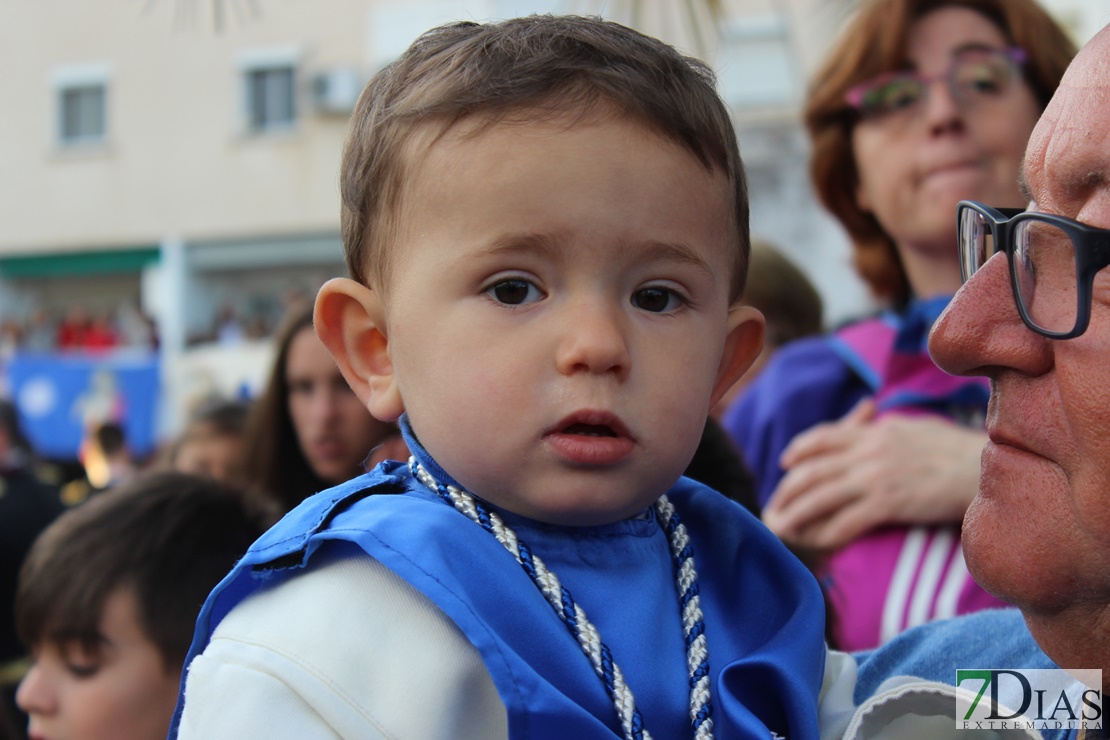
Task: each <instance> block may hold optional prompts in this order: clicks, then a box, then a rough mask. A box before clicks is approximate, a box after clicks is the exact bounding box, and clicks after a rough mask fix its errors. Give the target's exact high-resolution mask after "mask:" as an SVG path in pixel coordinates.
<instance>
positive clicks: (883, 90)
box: [859, 50, 1015, 118]
mask: <svg viewBox="0 0 1110 740" xmlns="http://www.w3.org/2000/svg"><path fill="white" fill-rule="evenodd" d="M1014 73H1015V64H1014V61H1013V60H1012V59H1010V57H1009V56H1008V55H1007V54H1006V53H1005V52H1002V51H988V50H974V51H968V52H964V54H962V55H961V56H960V57H958V58H957V59H956V61H955V62H954V63H953V65H952V67H951V68H950V69H949V71H948V73H947V75H945V80H946V81H947V83H948V89H949V92H950V93H951V94H952V96H953V97H954V98H955V99H956V101H957V102H959V103H961V104H964V105H974V104H975V103H977V102H980V101H982V100H985V99H989V98H994V97H998V96H999V95H1002V94H1003V93H1005V92H1006V91H1007V90H1008V89H1009V87H1010V84H1011V82H1012V81H1013V78H1014ZM931 82H932V80H929V79H927V78H925V77H923V76H921V75H919V74H915V73H911V72H907V73H905V74H899V75H891V76H885V77H884V78H881V81H877V82H876V83H875V84H873V85H871V86H865V87H864V89H863V91H862V93H861V95H860V96H859V109H860V111H861V112H862V114H863V115H864V116H865V117H868V118H881V117H884V116H889V115H891V114H894V113H898V112H900V111H905V110H909V109H910V108H913V107H915V106H916V105H917V104H918V103H919V102H921V101H922V100H923V99H924V98H925V95H926V94H927V91H928V86H929V84H930V83H931Z"/></svg>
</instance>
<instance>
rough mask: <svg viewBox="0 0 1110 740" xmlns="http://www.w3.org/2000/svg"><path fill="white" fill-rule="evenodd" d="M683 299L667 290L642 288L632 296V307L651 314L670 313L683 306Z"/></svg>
mask: <svg viewBox="0 0 1110 740" xmlns="http://www.w3.org/2000/svg"><path fill="white" fill-rule="evenodd" d="M682 302H683V301H682V299H681V298H680V297H679V296H678V295H677V294H676V293H675V292H674V291H673V290H668V289H666V288H642V289H640V290H637V291H636V292H635V293H633V294H632V305H633V306H635V307H636V308H639V309H641V310H644V311H650V312H651V313H669V312H671V311H675V310H677V309H678V308H679V307H680V306H681V305H682Z"/></svg>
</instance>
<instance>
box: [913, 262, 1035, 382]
mask: <svg viewBox="0 0 1110 740" xmlns="http://www.w3.org/2000/svg"><path fill="white" fill-rule="evenodd" d="M929 354H930V355H932V358H933V361H934V362H936V364H937V365H938V366H940V368H941V369H942V370H944V371H946V372H949V373H952V374H953V375H986V376H988V377H994V376H995V375H996V374H997V372H998V371H1000V370H1001V369H1016V370H1019V371H1021V372H1022V373H1025V374H1028V375H1039V374H1041V373H1044V372H1046V371H1047V370H1048V369H1049V368H1050V367H1051V366H1052V352H1051V342H1050V341H1049V340H1046V339H1045V338H1044V337H1042V336H1040V335H1038V334H1036V333H1034V332H1033V331H1032V330H1031V329H1029V328H1028V327H1027V326H1025V324H1024V323H1023V322H1022V320H1021V314H1019V313H1018V309H1017V304H1016V303H1015V302H1014V292H1013V288H1012V286H1011V284H1010V263H1009V259H1008V258H1007V256H1006V255H1005V254H1004V253H1001V252H999V253H997V254H995V255H994V256H993V257H991V258H990V259H989V260H987V262H986V264H984V265H983V266H982V267H981V268H979V270H977V271H976V273H975V274H974V275H972V276H971V279H970V280H968V281H967V282H966V283H965V284H964V286H963V287H962V288H960V290H959V292H957V293H956V295H955V297H954V298H953V299H952V302H951V303H949V304H948V308H946V309H945V311H944V313H943V314H941V316H940V318H939V319H937V322H936V324H935V325H934V326H933V330H932V333H931V334H930V336H929Z"/></svg>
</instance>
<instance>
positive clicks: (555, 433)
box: [544, 410, 636, 465]
mask: <svg viewBox="0 0 1110 740" xmlns="http://www.w3.org/2000/svg"><path fill="white" fill-rule="evenodd" d="M544 441H546V442H547V444H548V445H549V446H550V447H551V448H552V449H553V450H554V451H555V453H556V454H557V455H558V456H559V457H562V458H563V459H564V460H566V461H567V462H570V463H572V464H577V465H612V464H615V463H617V462H620V461H621V460H622V459H624V458H625V457H627V456H628V455H629V454H631V453H632V450H633V449H634V448H635V446H636V441H635V439H634V438H633V437H632V433H631V432H630V431H629V430H628V427H627V426H625V424H624V422H623V421H621V419H620V417H618V416H617V415H616V414H613V413H610V412H608V411H595V410H584V411H577V412H575V413H573V414H570V415H569V416H567V417H564V418H563V419H561V420H560V421H559V422H558V423H557V424H555V425H554V426H553V427H551V428H550V429H548V430H547V431H546V432H545V433H544Z"/></svg>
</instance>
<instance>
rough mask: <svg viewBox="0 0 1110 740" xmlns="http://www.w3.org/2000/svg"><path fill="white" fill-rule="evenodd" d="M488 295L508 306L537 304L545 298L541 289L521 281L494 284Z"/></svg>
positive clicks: (513, 280) (503, 281) (487, 290)
mask: <svg viewBox="0 0 1110 740" xmlns="http://www.w3.org/2000/svg"><path fill="white" fill-rule="evenodd" d="M486 293H488V294H489V295H490V296H491V297H492V298H493V299H494V300H495V301H497V302H498V303H504V304H506V305H508V306H521V305H524V304H525V303H535V302H536V301H538V300H540V299H541V298H543V293H541V292H540V289H539V288H537V287H536V286H535V285H533V284H532V283H530V282H528V281H527V280H520V279H512V280H502V281H500V282H498V283H494V284H493V285H491V286H490V287H489V288H487V289H486Z"/></svg>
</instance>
